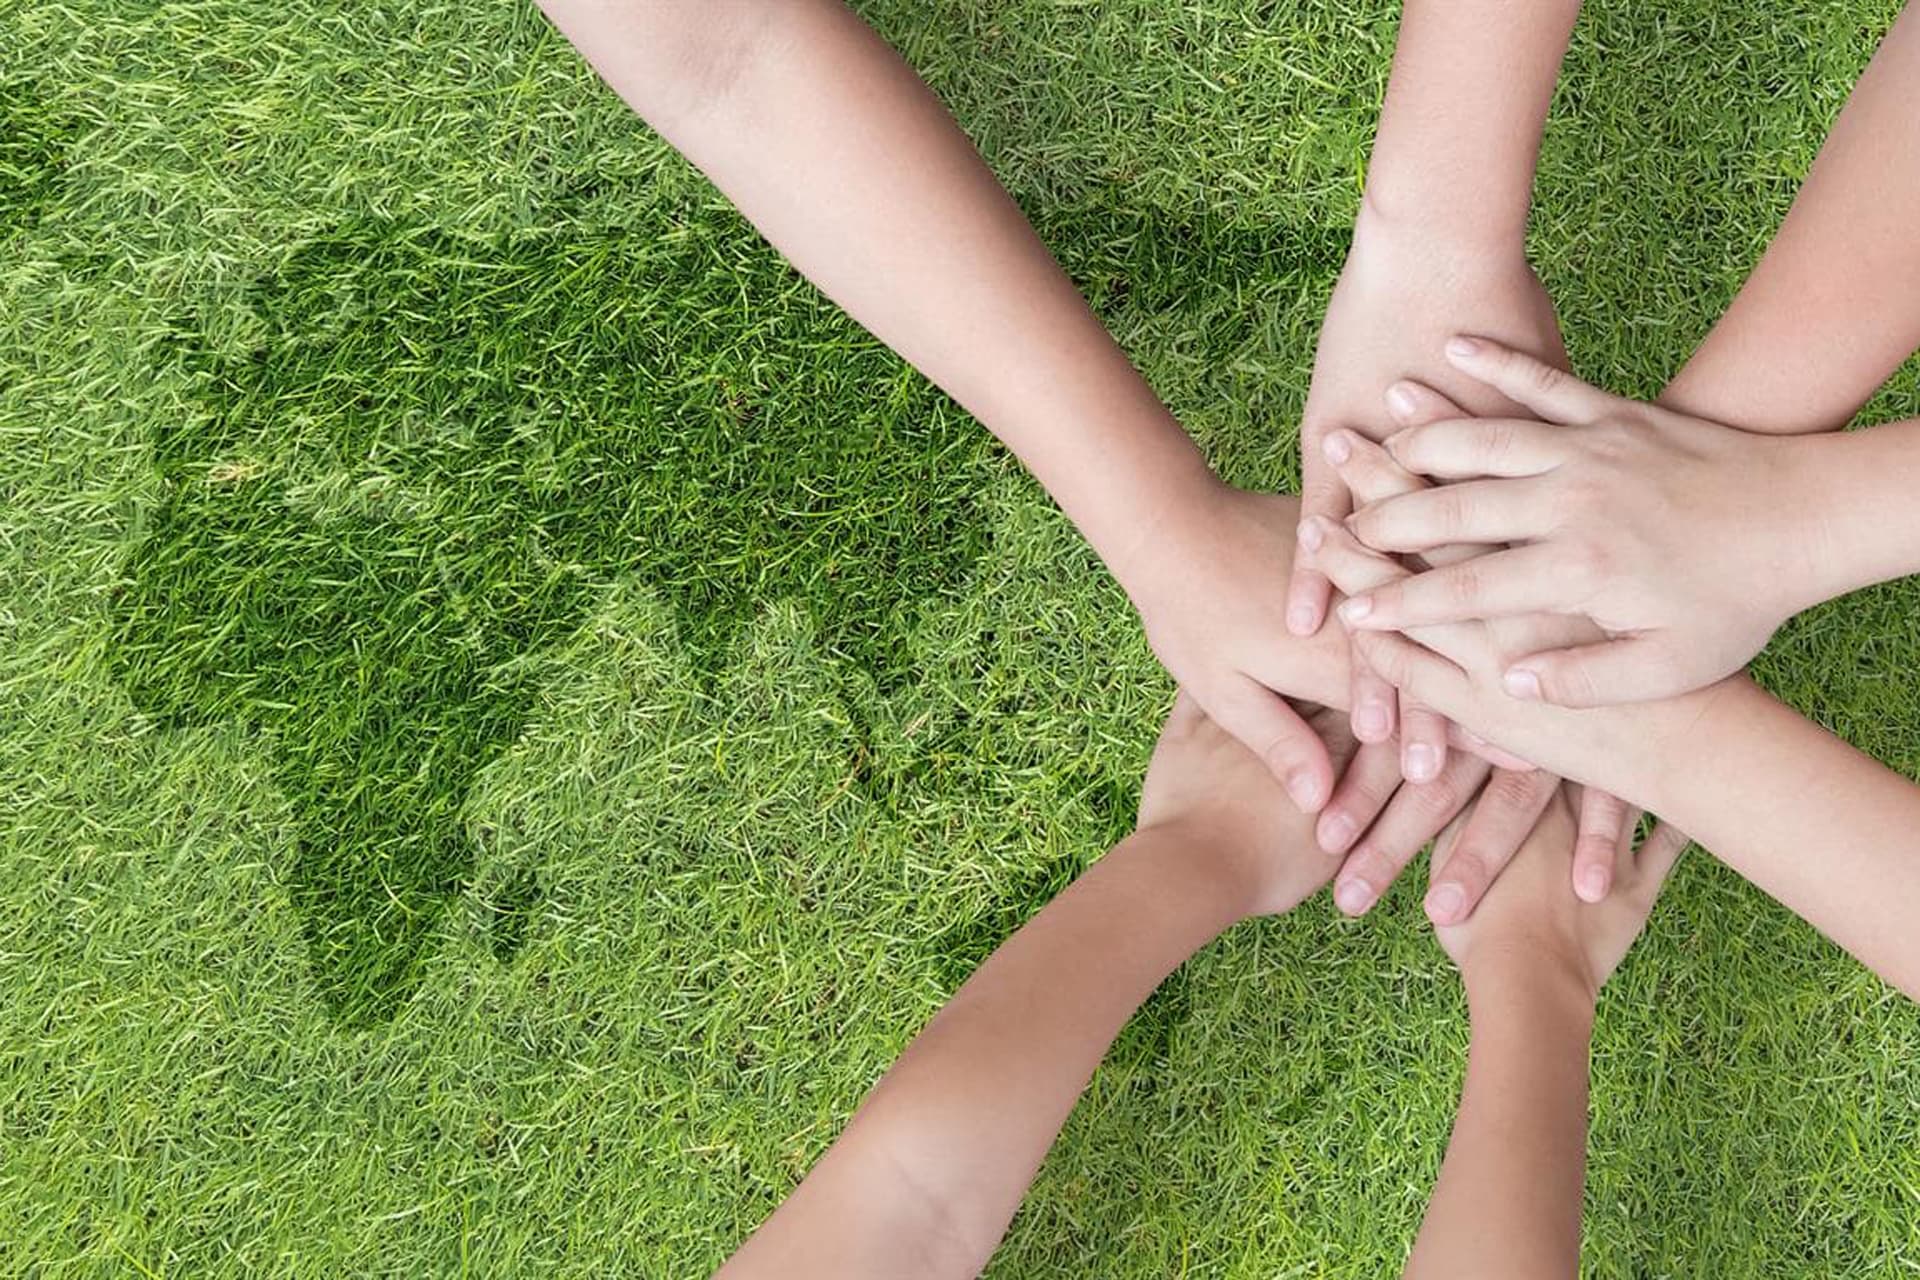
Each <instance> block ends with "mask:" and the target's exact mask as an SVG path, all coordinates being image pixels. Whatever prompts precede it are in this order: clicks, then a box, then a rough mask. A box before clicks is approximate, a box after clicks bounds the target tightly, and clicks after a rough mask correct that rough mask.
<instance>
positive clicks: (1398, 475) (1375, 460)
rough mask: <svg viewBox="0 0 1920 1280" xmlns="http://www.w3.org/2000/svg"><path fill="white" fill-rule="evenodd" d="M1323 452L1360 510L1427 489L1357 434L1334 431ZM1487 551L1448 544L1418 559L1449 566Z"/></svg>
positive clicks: (1471, 546) (1425, 484) (1374, 445)
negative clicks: (1336, 469) (1376, 503)
mask: <svg viewBox="0 0 1920 1280" xmlns="http://www.w3.org/2000/svg"><path fill="white" fill-rule="evenodd" d="M1435 394H1436V397H1437V398H1439V399H1441V400H1442V401H1443V402H1445V403H1448V404H1451V401H1446V398H1445V397H1444V396H1438V393H1435ZM1324 452H1325V453H1326V455H1327V460H1328V461H1329V462H1332V463H1333V464H1334V465H1335V466H1336V467H1337V468H1338V469H1339V472H1340V478H1341V479H1342V480H1344V481H1346V484H1347V491H1348V492H1349V493H1350V494H1352V496H1353V501H1354V502H1355V503H1356V504H1357V505H1359V506H1363V507H1364V506H1367V505H1369V504H1371V503H1375V502H1384V501H1386V500H1387V499H1388V498H1397V497H1399V496H1400V495H1401V494H1405V493H1418V492H1419V491H1420V490H1422V489H1424V488H1426V487H1427V482H1426V481H1424V480H1422V479H1421V478H1420V477H1419V476H1416V475H1414V474H1413V473H1412V472H1410V471H1408V470H1407V469H1406V468H1404V467H1402V466H1401V465H1400V464H1399V463H1397V462H1395V461H1394V460H1393V459H1392V458H1391V457H1390V456H1388V454H1387V451H1386V450H1385V449H1382V448H1381V447H1380V446H1379V445H1377V444H1375V443H1374V442H1373V441H1371V440H1369V439H1367V438H1366V437H1365V436H1363V435H1361V434H1360V433H1359V432H1357V431H1337V432H1335V433H1334V434H1333V435H1331V436H1328V437H1327V443H1326V447H1325V450H1324ZM1490 550H1492V548H1491V547H1487V546H1482V545H1478V544H1475V543H1470V542H1464V543H1449V544H1447V545H1445V546H1439V547H1429V548H1428V549H1427V550H1425V551H1424V552H1422V553H1421V557H1420V558H1421V559H1423V560H1425V561H1426V562H1427V563H1428V564H1452V563H1454V562H1455V561H1459V560H1471V559H1473V558H1474V557H1475V556H1480V555H1485V554H1486V553H1487V552H1488V551H1490Z"/></svg>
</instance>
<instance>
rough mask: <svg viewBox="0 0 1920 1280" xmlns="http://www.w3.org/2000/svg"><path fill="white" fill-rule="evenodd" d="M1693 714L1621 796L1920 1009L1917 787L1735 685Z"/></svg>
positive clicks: (1746, 686)
mask: <svg viewBox="0 0 1920 1280" xmlns="http://www.w3.org/2000/svg"><path fill="white" fill-rule="evenodd" d="M1696 705H1699V706H1701V708H1702V709H1700V710H1699V711H1698V712H1697V714H1696V715H1694V717H1693V722H1692V723H1691V724H1689V725H1686V726H1684V727H1683V728H1682V729H1681V730H1680V731H1679V732H1677V733H1676V734H1675V735H1674V736H1673V737H1672V738H1670V739H1669V742H1670V746H1669V747H1668V749H1666V750H1664V751H1663V752H1661V753H1660V755H1659V757H1658V759H1660V760H1663V761H1664V762H1665V763H1664V764H1662V765H1658V766H1656V767H1654V768H1651V769H1649V768H1644V767H1635V768H1631V769H1630V770H1629V772H1632V773H1633V774H1634V775H1635V776H1633V777H1631V778H1628V777H1623V778H1622V781H1623V783H1625V784H1626V785H1628V786H1630V787H1631V788H1633V789H1632V790H1629V791H1624V792H1622V793H1621V794H1625V795H1630V796H1631V797H1632V798H1633V799H1634V800H1635V802H1636V803H1641V804H1644V805H1645V807H1646V808H1647V809H1649V810H1650V811H1652V812H1656V813H1659V814H1660V815H1661V816H1662V817H1664V818H1667V819H1668V820H1670V821H1672V822H1673V823H1675V824H1676V825H1678V826H1679V827H1680V828H1681V829H1682V830H1685V831H1686V832H1688V833H1689V834H1691V835H1692V836H1693V837H1694V839H1695V840H1697V841H1699V842H1700V844H1702V845H1703V846H1705V847H1706V848H1707V849H1709V850H1711V851H1712V852H1713V854H1714V856H1715V857H1717V858H1719V859H1720V860H1721V861H1722V862H1724V863H1726V864H1727V865H1728V866H1729V867H1732V868H1733V869H1734V870H1735V871H1737V872H1739V873H1740V874H1741V875H1743V876H1745V877H1746V878H1747V879H1748V880H1750V881H1752V882H1753V883H1754V885H1755V886H1757V887H1758V888H1759V889H1761V890H1762V891H1763V892H1765V893H1766V894H1768V895H1769V896H1770V897H1772V898H1774V899H1775V900H1777V901H1778V902H1780V903H1781V904H1782V905H1784V906H1786V907H1787V908H1788V909H1789V910H1791V911H1793V912H1794V913H1795V914H1796V915H1798V916H1800V917H1801V918H1802V919H1804V920H1806V921H1807V922H1808V923H1809V924H1811V925H1813V926H1814V927H1815V928H1817V929H1819V930H1820V931H1821V932H1822V933H1824V934H1825V935H1826V936H1827V937H1828V938H1830V939H1832V940H1833V941H1834V942H1835V943H1837V944H1838V945H1839V946H1841V947H1842V948H1844V949H1845V950H1846V951H1848V952H1849V953H1851V954H1852V955H1853V956H1854V957H1855V958H1856V959H1858V960H1859V961H1860V962H1861V963H1862V964H1864V965H1866V966H1867V967H1868V968H1869V969H1872V970H1873V971H1874V972H1875V973H1877V974H1879V975H1880V976H1881V977H1882V978H1884V979H1885V980H1886V981H1887V982H1889V983H1891V984H1892V985H1893V986H1895V987H1898V988H1899V989H1900V990H1901V991H1903V992H1905V993H1906V994H1907V995H1908V996H1911V997H1913V998H1915V999H1920V934H1916V933H1915V932H1914V928H1913V922H1914V921H1915V920H1917V919H1920V787H1916V786H1915V785H1914V783H1913V782H1912V781H1911V780H1910V779H1907V778H1904V777H1902V776H1900V775H1899V774H1897V773H1895V772H1894V771H1893V770H1891V769H1888V768H1887V767H1886V766H1885V765H1883V764H1881V763H1880V762H1879V761H1877V760H1875V759H1873V758H1872V757H1870V756H1867V755H1865V754H1863V753H1862V752H1860V751H1857V750H1855V749H1854V748H1853V747H1852V746H1849V745H1848V744H1847V743H1846V742H1844V741H1842V740H1841V739H1839V738H1837V737H1835V736H1834V735H1832V734H1830V733H1828V732H1827V731H1826V730H1824V729H1822V728H1820V727H1819V726H1818V725H1816V724H1814V723H1813V722H1812V721H1809V720H1807V719H1806V718H1804V717H1803V716H1801V715H1799V714H1798V713H1797V712H1795V711H1793V710H1792V709H1791V708H1789V707H1786V706H1784V705H1782V704H1781V703H1779V702H1777V701H1775V700H1774V699H1773V698H1772V697H1770V696H1768V695H1767V694H1766V693H1764V692H1762V691H1761V690H1760V689H1758V688H1757V687H1755V686H1753V685H1752V684H1750V683H1748V682H1747V681H1745V680H1736V681H1729V682H1727V683H1726V684H1725V685H1724V686H1721V687H1720V688H1718V689H1717V690H1716V691H1715V692H1714V693H1713V695H1712V696H1711V697H1710V698H1708V699H1706V700H1705V701H1704V703H1703V704H1696Z"/></svg>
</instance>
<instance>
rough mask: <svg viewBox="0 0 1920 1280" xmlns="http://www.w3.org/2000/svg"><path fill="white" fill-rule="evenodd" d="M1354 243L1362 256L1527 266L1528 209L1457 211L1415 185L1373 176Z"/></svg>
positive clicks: (1364, 196)
mask: <svg viewBox="0 0 1920 1280" xmlns="http://www.w3.org/2000/svg"><path fill="white" fill-rule="evenodd" d="M1353 243H1354V248H1355V250H1356V251H1357V250H1358V249H1360V248H1361V247H1362V246H1363V245H1364V246H1365V247H1367V248H1368V249H1369V250H1372V249H1376V248H1380V247H1383V246H1391V247H1399V248H1403V249H1404V251H1406V252H1418V253H1420V254H1422V255H1423V256H1425V257H1427V258H1429V259H1431V258H1434V257H1439V258H1444V259H1450V260H1458V261H1491V262H1498V261H1502V260H1508V259H1510V260H1512V261H1514V262H1516V263H1518V262H1524V261H1525V260H1526V254H1527V205H1526V201H1525V200H1522V201H1521V202H1520V203H1519V206H1518V208H1517V209H1509V210H1507V211H1505V212H1503V213H1491V212H1489V211H1488V210H1487V209H1485V208H1481V207H1475V208H1473V209H1467V210H1456V209H1454V208H1452V207H1450V206H1449V205H1448V204H1447V203H1446V202H1445V201H1441V200H1436V199H1433V198H1431V197H1430V196H1429V195H1428V194H1427V193H1424V192H1422V191H1421V190H1420V189H1419V188H1418V186H1417V185H1415V184H1413V183H1402V182H1399V181H1397V180H1394V179H1390V178H1386V177H1376V176H1375V175H1374V174H1372V173H1369V174H1368V177H1367V186H1366V190H1365V191H1364V192H1363V193H1362V194H1361V197H1360V213H1359V216H1358V217H1356V218H1355V219H1354V224H1353ZM1355 256H1358V254H1357V253H1356V255H1355Z"/></svg>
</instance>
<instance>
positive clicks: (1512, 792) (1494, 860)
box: [1302, 384, 1633, 924]
mask: <svg viewBox="0 0 1920 1280" xmlns="http://www.w3.org/2000/svg"><path fill="white" fill-rule="evenodd" d="M1396 399H1397V400H1399V401H1400V403H1399V405H1398V406H1397V407H1396V408H1395V410H1394V412H1395V415H1396V417H1397V418H1398V419H1399V420H1400V421H1401V422H1402V423H1403V424H1406V425H1421V424H1424V423H1427V422H1437V421H1445V420H1451V419H1454V418H1458V417H1459V416H1460V409H1459V406H1457V405H1455V404H1454V403H1453V402H1452V401H1450V400H1448V399H1447V398H1446V397H1445V396H1442V395H1440V394H1439V393H1438V392H1436V391H1433V390H1432V389H1431V388H1428V387H1425V386H1421V385H1418V384H1406V385H1405V386H1404V388H1403V394H1402V395H1400V396H1397V397H1396ZM1324 451H1325V453H1326V456H1327V460H1328V462H1329V463H1330V464H1331V465H1332V466H1333V467H1334V468H1335V469H1336V470H1337V471H1338V473H1339V475H1340V477H1341V479H1342V480H1344V481H1345V482H1346V484H1347V487H1348V490H1349V492H1351V493H1352V494H1353V496H1354V499H1355V501H1356V502H1358V503H1360V504H1361V505H1362V506H1363V507H1364V506H1367V505H1369V504H1375V503H1381V502H1384V501H1386V500H1388V499H1389V498H1392V497H1395V496H1397V495H1401V494H1407V493H1415V492H1419V491H1421V490H1424V489H1426V488H1427V484H1426V482H1425V481H1424V480H1422V479H1420V478H1419V477H1418V476H1415V475H1413V474H1412V473H1410V472H1408V471H1406V470H1405V469H1404V468H1402V467H1401V466H1399V464H1398V463H1396V462H1395V461H1394V460H1393V459H1392V458H1391V457H1389V456H1388V454H1387V452H1386V451H1385V450H1384V449H1382V448H1381V447H1380V446H1379V445H1377V444H1375V443H1373V442H1372V441H1371V440H1367V439H1366V438H1364V437H1362V436H1360V435H1358V434H1357V433H1354V432H1349V431H1336V432H1334V433H1332V434H1331V435H1329V436H1328V437H1327V439H1326V441H1325V445H1324ZM1302 536H1303V539H1304V538H1307V537H1310V536H1311V531H1310V530H1303V531H1302ZM1461 551H1462V549H1461V548H1457V547H1450V548H1438V549H1436V550H1435V551H1434V552H1433V553H1432V555H1431V556H1430V557H1429V558H1430V560H1432V561H1435V562H1439V563H1447V564H1452V563H1458V562H1460V561H1462V560H1464V559H1466V558H1468V556H1469V555H1471V554H1473V553H1472V552H1468V553H1466V554H1460V553H1461ZM1344 608H1345V606H1342V609H1343V611H1344ZM1511 627H1512V629H1514V630H1515V631H1516V632H1519V631H1520V630H1522V629H1523V628H1524V629H1525V631H1526V632H1527V633H1528V634H1530V635H1531V636H1532V638H1533V640H1534V641H1535V642H1536V643H1541V644H1548V643H1585V642H1590V641H1592V640H1595V639H1597V638H1599V636H1600V632H1599V631H1598V629H1597V628H1595V627H1594V626H1593V625H1592V624H1591V623H1590V622H1587V621H1585V620H1584V619H1576V618H1556V617H1551V616H1545V615H1541V616H1536V617H1533V618H1530V619H1527V620H1526V621H1525V622H1521V621H1520V620H1515V621H1514V622H1513V623H1512V624H1511ZM1369 750H1371V748H1363V749H1362V752H1361V756H1360V758H1359V759H1358V760H1356V762H1355V764H1354V765H1353V767H1352V768H1350V769H1349V770H1348V771H1347V776H1346V778H1343V779H1342V781H1341V783H1340V785H1339V787H1337V788H1336V789H1335V791H1334V796H1333V800H1332V801H1331V802H1329V804H1328V805H1327V808H1326V810H1325V811H1323V812H1322V814H1321V818H1320V829H1321V831H1322V833H1323V840H1322V843H1323V845H1324V844H1325V839H1324V833H1325V832H1326V831H1327V829H1328V827H1329V826H1330V825H1333V824H1336V823H1342V822H1343V817H1342V815H1343V811H1344V809H1345V808H1346V807H1347V805H1348V803H1349V801H1348V793H1349V791H1350V790H1351V783H1352V782H1353V780H1354V779H1355V778H1356V776H1358V775H1362V774H1363V773H1364V772H1365V770H1364V768H1363V766H1364V765H1365V762H1366V753H1367V751H1369ZM1479 750H1480V751H1481V752H1482V753H1485V754H1489V755H1493V754H1497V753H1493V752H1488V750H1487V748H1486V747H1485V746H1482V747H1480V748H1479ZM1511 763H1513V764H1523V763H1524V762H1521V761H1517V760H1516V761H1512V762H1511ZM1456 765H1457V759H1449V761H1448V767H1447V770H1446V773H1447V774H1448V775H1451V774H1454V773H1456V772H1457V769H1456ZM1487 774H1488V771H1487V770H1486V769H1484V768H1483V769H1481V770H1480V771H1479V777H1480V778H1482V779H1484V778H1486V777H1487ZM1558 781H1559V779H1557V778H1555V777H1554V776H1553V775H1552V774H1542V775H1541V776H1539V777H1531V778H1530V777H1528V776H1526V775H1525V773H1524V772H1522V773H1513V772H1509V771H1508V770H1505V769H1501V770H1496V771H1494V773H1493V776H1492V780H1491V781H1490V782H1488V784H1487V789H1486V790H1485V792H1484V793H1482V794H1481V796H1480V799H1479V802H1478V804H1477V805H1476V806H1475V811H1474V814H1473V818H1472V820H1471V821H1470V822H1469V823H1468V824H1467V826H1466V828H1465V831H1464V834H1463V836H1462V839H1461V848H1460V853H1459V856H1457V857H1455V858H1454V859H1453V860H1452V862H1451V863H1450V865H1449V867H1448V869H1447V872H1446V874H1445V875H1444V876H1443V877H1441V879H1440V880H1439V881H1438V882H1436V883H1435V884H1434V885H1433V886H1432V887H1431V888H1430V889H1429V890H1428V892H1427V899H1426V908H1427V913H1428V915H1429V916H1430V917H1431V918H1432V919H1433V920H1434V921H1435V922H1436V923H1440V924H1447V923H1451V922H1452V921H1454V920H1457V919H1464V918H1465V917H1466V916H1467V915H1468V914H1470V913H1471V912H1472V911H1473V908H1474V905H1475V904H1476V903H1477V902H1478V901H1479V900H1480V896H1481V894H1483V893H1485V892H1486V888H1487V886H1488V885H1490V884H1491V883H1492V882H1493V880H1494V878H1495V877H1497V876H1498V875H1499V874H1500V871H1501V869H1502V868H1503V867H1505V866H1506V864H1507V861H1508V860H1509V859H1510V858H1512V857H1513V855H1514V853H1515V852H1516V851H1517V850H1518V849H1519V846H1520V841H1521V840H1523V839H1525V838H1526V835H1527V833H1528V832H1529V831H1531V830H1532V829H1533V824H1534V820H1535V819H1536V818H1537V817H1538V816H1539V813H1540V808H1541V806H1542V805H1544V804H1545V803H1546V799H1547V797H1548V796H1550V795H1551V794H1552V791H1553V788H1554V787H1555V786H1556V785H1557V784H1558ZM1476 785H1477V783H1476ZM1425 790H1426V789H1425V788H1414V787H1412V786H1411V785H1409V787H1408V788H1407V789H1406V791H1407V793H1408V794H1407V795H1405V796H1403V797H1396V804H1400V805H1402V806H1403V807H1405V806H1413V805H1417V803H1418V797H1420V796H1421V795H1422V793H1423V792H1424V791H1425ZM1436 808H1437V807H1434V806H1429V807H1428V810H1427V812H1428V816H1429V817H1432V816H1434V814H1435V811H1436ZM1391 817H1392V815H1389V818H1388V819H1383V820H1382V823H1381V826H1380V829H1381V830H1382V831H1383V832H1387V833H1389V834H1390V835H1391V833H1393V831H1394V824H1393V823H1392V822H1391V821H1390V820H1389V819H1390V818H1391ZM1451 817H1452V814H1451V813H1450V812H1449V813H1447V814H1446V815H1445V816H1442V817H1440V819H1439V823H1438V824H1437V825H1435V826H1431V827H1426V828H1423V829H1422V830H1421V831H1420V832H1419V838H1418V839H1417V840H1414V841H1411V842H1408V841H1404V840H1401V841H1397V842H1396V841H1393V840H1391V839H1388V840H1383V841H1381V842H1378V843H1379V847H1378V848H1373V847H1363V848H1360V849H1356V851H1355V856H1354V857H1353V858H1350V859H1349V860H1348V865H1347V866H1346V867H1343V868H1342V869H1341V872H1340V878H1339V882H1338V883H1337V884H1336V885H1335V888H1334V900H1335V902H1337V903H1339V904H1341V907H1342V909H1343V910H1347V909H1349V907H1350V906H1351V907H1352V908H1353V909H1352V910H1349V914H1358V913H1359V912H1360V911H1364V910H1365V909H1366V907H1367V906H1369V905H1371V903H1372V901H1373V899H1374V898H1377V897H1378V896H1379V894H1380V892H1381V891H1383V890H1384V889H1385V887H1386V885H1387V884H1389V883H1391V882H1392V880H1393V879H1394V877H1395V876H1397V875H1398V874H1399V872H1400V870H1401V868H1403V867H1404V866H1405V865H1406V863H1407V861H1408V859H1410V858H1411V857H1412V855H1413V854H1414V853H1415V852H1417V851H1418V850H1419V848H1420V847H1421V846H1423V845H1424V844H1425V843H1426V841H1427V840H1428V839H1429V838H1431V836H1433V835H1434V834H1435V833H1436V832H1437V831H1438V829H1439V825H1444V824H1445V823H1446V822H1448V821H1450V820H1451ZM1632 821H1633V818H1632V817H1631V816H1630V815H1629V812H1628V806H1627V805H1626V804H1625V802H1623V801H1621V800H1619V799H1618V798H1616V797H1614V796H1612V795H1610V794H1608V793H1607V792H1605V791H1602V790H1599V789H1598V788H1593V787H1588V788H1584V789H1583V791H1582V799H1581V806H1580V834H1579V838H1578V841H1577V844H1576V848H1575V855H1574V886H1575V891H1576V892H1577V893H1579V894H1580V896H1581V897H1583V898H1585V899H1586V900H1588V901H1593V902H1597V901H1599V900H1600V899H1601V898H1603V897H1605V896H1606V894H1607V888H1608V885H1609V884H1610V882H1611V878H1612V867H1613V853H1614V849H1615V847H1616V846H1617V844H1618V843H1619V840H1620V838H1621V837H1622V835H1623V834H1624V833H1625V832H1626V830H1627V829H1628V828H1629V827H1630V826H1631V824H1632ZM1366 843H1367V845H1369V846H1371V845H1374V844H1375V843H1376V842H1375V841H1374V838H1373V836H1372V834H1371V833H1369V837H1368V841H1367V842H1366ZM1326 847H1328V848H1329V849H1331V848H1332V847H1333V846H1331V845H1326Z"/></svg>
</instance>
